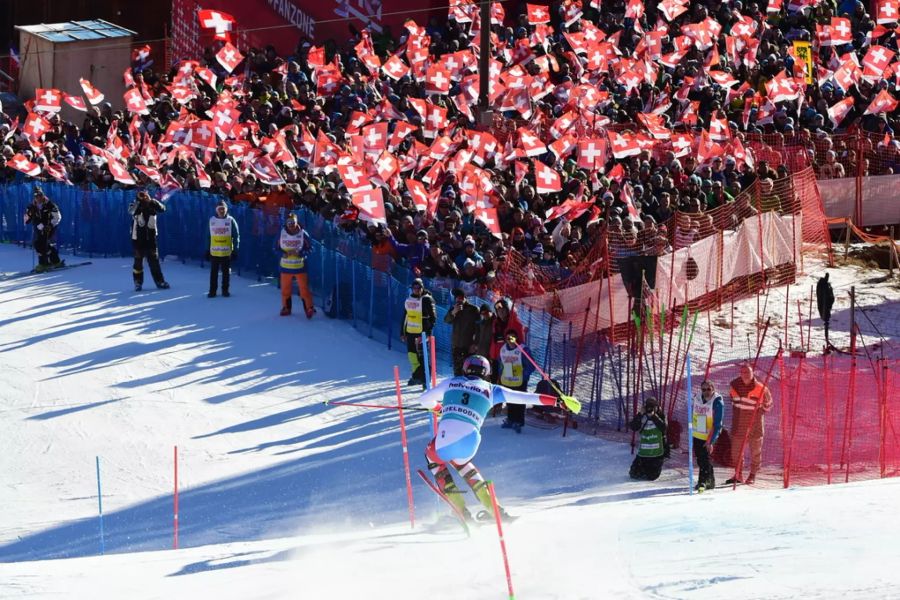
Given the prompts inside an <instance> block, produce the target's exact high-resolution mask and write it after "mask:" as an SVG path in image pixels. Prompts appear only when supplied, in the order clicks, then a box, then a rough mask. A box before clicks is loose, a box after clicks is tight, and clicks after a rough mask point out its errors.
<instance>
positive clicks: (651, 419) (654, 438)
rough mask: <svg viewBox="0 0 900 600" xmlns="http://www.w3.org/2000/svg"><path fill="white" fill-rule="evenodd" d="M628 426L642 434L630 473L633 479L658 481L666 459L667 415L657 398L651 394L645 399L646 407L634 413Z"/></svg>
mask: <svg viewBox="0 0 900 600" xmlns="http://www.w3.org/2000/svg"><path fill="white" fill-rule="evenodd" d="M628 426H629V427H630V428H631V430H632V431H637V432H638V433H639V435H640V441H639V442H638V453H637V456H635V457H634V462H632V463H631V469H630V470H629V471H628V475H629V476H631V478H632V479H642V480H646V481H656V480H657V479H658V478H659V474H660V473H661V472H662V466H663V461H665V459H666V458H665V450H666V448H665V440H666V415H665V414H664V413H663V411H662V410H660V408H659V402H658V401H657V400H656V398H654V397H653V396H650V397H648V398H647V399H646V400H644V409H643V410H642V411H641V412H639V413H637V414H636V415H634V418H633V419H632V420H631V423H629V424H628Z"/></svg>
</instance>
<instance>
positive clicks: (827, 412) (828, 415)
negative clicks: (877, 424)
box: [822, 346, 834, 485]
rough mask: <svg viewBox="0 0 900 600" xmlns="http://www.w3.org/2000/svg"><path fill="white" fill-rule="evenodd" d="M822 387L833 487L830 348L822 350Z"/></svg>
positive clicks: (827, 458) (827, 457) (828, 472)
mask: <svg viewBox="0 0 900 600" xmlns="http://www.w3.org/2000/svg"><path fill="white" fill-rule="evenodd" d="M822 351H823V355H822V366H823V369H822V387H823V388H824V391H825V465H826V466H825V472H826V477H827V482H828V485H831V462H832V458H831V455H832V450H831V444H832V438H833V436H834V422H833V419H834V415H833V414H832V411H831V386H830V385H829V383H830V379H829V377H828V358H829V357H828V347H827V346H825V347H823V349H822Z"/></svg>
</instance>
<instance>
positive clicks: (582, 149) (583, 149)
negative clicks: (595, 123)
mask: <svg viewBox="0 0 900 600" xmlns="http://www.w3.org/2000/svg"><path fill="white" fill-rule="evenodd" d="M605 164H606V140H605V139H603V138H593V139H586V140H579V141H578V163H577V165H578V168H580V169H590V170H594V169H599V168H600V167H602V166H603V165H605Z"/></svg>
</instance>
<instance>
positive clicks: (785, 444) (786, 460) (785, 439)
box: [778, 359, 797, 489]
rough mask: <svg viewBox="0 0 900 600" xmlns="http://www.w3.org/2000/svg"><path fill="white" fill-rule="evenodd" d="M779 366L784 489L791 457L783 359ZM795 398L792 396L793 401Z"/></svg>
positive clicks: (789, 473)
mask: <svg viewBox="0 0 900 600" xmlns="http://www.w3.org/2000/svg"><path fill="white" fill-rule="evenodd" d="M778 366H779V375H780V377H779V379H780V386H779V387H780V391H781V466H782V470H781V476H782V484H783V486H784V488H785V489H787V487H788V486H789V485H790V480H791V459H790V450H789V447H790V444H791V440H790V436H789V435H788V422H787V421H788V418H787V413H788V406H789V405H788V396H787V390H786V389H785V388H786V382H785V380H784V359H781V360H779V361H778ZM796 401H797V399H796V398H794V402H796Z"/></svg>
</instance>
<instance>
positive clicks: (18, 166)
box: [6, 154, 41, 177]
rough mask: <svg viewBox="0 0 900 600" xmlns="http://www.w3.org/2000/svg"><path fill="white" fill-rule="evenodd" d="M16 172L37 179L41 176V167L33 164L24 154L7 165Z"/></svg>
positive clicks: (13, 158) (16, 156) (11, 159)
mask: <svg viewBox="0 0 900 600" xmlns="http://www.w3.org/2000/svg"><path fill="white" fill-rule="evenodd" d="M6 164H7V165H8V166H10V167H12V168H13V169H15V170H16V171H20V172H22V173H25V174H26V175H28V176H29V177H37V176H38V175H40V174H41V167H40V165H38V164H36V163H33V162H31V161H30V160H28V158H26V157H25V155H24V154H16V155H14V156H13V157H12V158H10V159H9V161H7V163H6Z"/></svg>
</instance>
